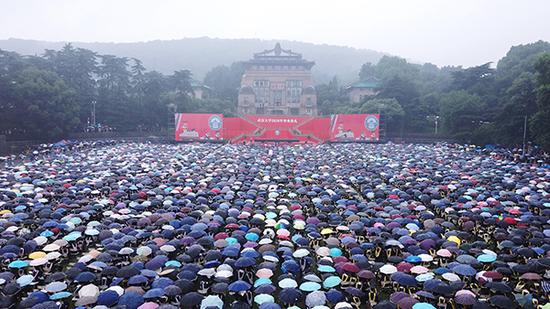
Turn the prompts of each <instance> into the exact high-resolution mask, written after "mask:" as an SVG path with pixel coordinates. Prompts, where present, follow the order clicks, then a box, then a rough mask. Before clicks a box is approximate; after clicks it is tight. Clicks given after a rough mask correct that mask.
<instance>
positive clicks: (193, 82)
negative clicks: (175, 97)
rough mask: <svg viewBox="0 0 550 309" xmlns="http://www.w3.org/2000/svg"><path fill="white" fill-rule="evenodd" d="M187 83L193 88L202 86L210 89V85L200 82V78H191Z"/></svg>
mask: <svg viewBox="0 0 550 309" xmlns="http://www.w3.org/2000/svg"><path fill="white" fill-rule="evenodd" d="M189 83H190V84H191V87H192V88H193V89H197V88H203V89H210V87H208V86H206V85H205V84H204V83H203V82H201V81H200V80H196V79H191V81H189Z"/></svg>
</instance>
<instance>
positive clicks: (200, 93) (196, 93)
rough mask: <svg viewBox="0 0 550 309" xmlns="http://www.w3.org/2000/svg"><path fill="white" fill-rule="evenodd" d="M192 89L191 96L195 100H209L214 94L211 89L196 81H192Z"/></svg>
mask: <svg viewBox="0 0 550 309" xmlns="http://www.w3.org/2000/svg"><path fill="white" fill-rule="evenodd" d="M191 88H192V89H193V92H192V94H191V96H192V97H193V98H194V99H199V100H204V99H208V98H209V97H210V94H211V92H212V90H211V89H210V87H208V86H206V85H205V84H203V83H202V82H200V81H198V80H195V79H192V80H191Z"/></svg>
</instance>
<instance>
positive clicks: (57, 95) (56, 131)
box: [0, 67, 80, 139]
mask: <svg viewBox="0 0 550 309" xmlns="http://www.w3.org/2000/svg"><path fill="white" fill-rule="evenodd" d="M2 84H3V85H4V86H6V85H5V83H2ZM2 88H3V89H2V92H3V93H4V96H3V97H2V101H3V103H4V104H2V113H1V115H2V116H1V118H0V123H1V125H0V128H1V130H2V131H4V132H14V133H15V135H18V136H22V137H39V138H43V139H44V138H45V139H51V138H59V137H61V136H63V134H66V133H68V132H71V131H74V130H75V129H76V128H77V127H78V126H79V125H80V120H79V118H78V112H79V109H78V107H79V106H78V105H77V104H75V103H76V102H75V93H74V92H73V91H71V90H70V89H69V88H68V87H67V85H66V84H65V82H64V81H63V80H62V79H61V78H60V77H59V76H58V75H56V74H55V73H54V72H49V71H44V70H40V69H36V68H33V67H29V68H24V69H22V70H21V71H19V72H17V73H15V74H14V75H12V76H11V81H10V83H9V84H8V85H7V87H6V88H4V87H2ZM6 103H7V104H6Z"/></svg>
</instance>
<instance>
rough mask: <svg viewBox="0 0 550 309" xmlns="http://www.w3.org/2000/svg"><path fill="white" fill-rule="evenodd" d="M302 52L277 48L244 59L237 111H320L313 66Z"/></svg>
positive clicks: (258, 113) (290, 113)
mask: <svg viewBox="0 0 550 309" xmlns="http://www.w3.org/2000/svg"><path fill="white" fill-rule="evenodd" d="M314 64H315V62H313V61H307V60H305V59H303V58H302V55H301V54H298V53H295V52H292V51H291V50H285V49H282V48H281V45H280V44H279V43H277V44H276V45H275V48H273V49H271V50H265V51H263V52H260V53H256V54H254V58H253V59H251V60H249V61H246V62H244V65H245V72H244V74H243V76H242V78H241V87H240V89H239V97H238V104H237V112H238V113H239V114H241V115H246V114H256V115H311V116H315V115H317V95H316V93H315V87H314V83H313V78H312V75H311V68H312V67H313V65H314Z"/></svg>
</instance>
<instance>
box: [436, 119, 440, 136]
mask: <svg viewBox="0 0 550 309" xmlns="http://www.w3.org/2000/svg"><path fill="white" fill-rule="evenodd" d="M438 121H439V116H435V135H437V125H438V124H439V123H438Z"/></svg>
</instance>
